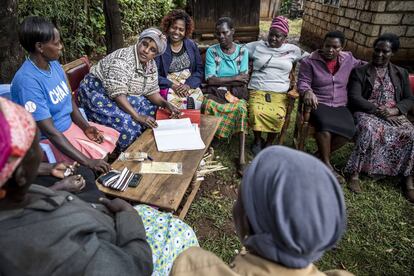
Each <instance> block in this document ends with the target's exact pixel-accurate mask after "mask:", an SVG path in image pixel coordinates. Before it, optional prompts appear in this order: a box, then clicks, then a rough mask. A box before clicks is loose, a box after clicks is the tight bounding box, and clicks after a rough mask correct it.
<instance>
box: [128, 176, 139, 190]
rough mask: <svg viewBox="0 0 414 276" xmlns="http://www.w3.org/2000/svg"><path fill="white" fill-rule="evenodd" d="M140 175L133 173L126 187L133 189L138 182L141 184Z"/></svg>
mask: <svg viewBox="0 0 414 276" xmlns="http://www.w3.org/2000/svg"><path fill="white" fill-rule="evenodd" d="M141 179H142V174H140V173H135V174H134V176H133V177H132V178H131V180H129V182H128V187H131V188H135V187H137V186H138V184H139V182H141Z"/></svg>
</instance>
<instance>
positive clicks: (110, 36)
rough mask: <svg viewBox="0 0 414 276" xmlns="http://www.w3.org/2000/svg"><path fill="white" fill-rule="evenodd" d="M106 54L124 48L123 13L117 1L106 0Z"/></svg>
mask: <svg viewBox="0 0 414 276" xmlns="http://www.w3.org/2000/svg"><path fill="white" fill-rule="evenodd" d="M103 2H104V13H105V30H106V34H105V44H106V53H107V54H110V53H112V52H113V51H115V50H117V49H119V48H122V47H124V38H123V35H122V25H121V12H120V10H119V5H118V1H117V0H104V1H103Z"/></svg>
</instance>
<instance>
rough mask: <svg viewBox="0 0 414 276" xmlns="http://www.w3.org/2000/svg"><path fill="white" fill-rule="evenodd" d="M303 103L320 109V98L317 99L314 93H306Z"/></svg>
mask: <svg viewBox="0 0 414 276" xmlns="http://www.w3.org/2000/svg"><path fill="white" fill-rule="evenodd" d="M303 103H304V104H305V105H307V106H310V107H311V108H312V109H317V108H318V98H317V97H316V95H315V93H313V91H311V90H309V91H306V92H305V96H304V97H303Z"/></svg>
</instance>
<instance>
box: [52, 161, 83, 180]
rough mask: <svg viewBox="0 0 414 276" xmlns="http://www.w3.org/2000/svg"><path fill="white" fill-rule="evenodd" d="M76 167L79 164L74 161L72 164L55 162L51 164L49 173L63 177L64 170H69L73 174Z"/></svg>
mask: <svg viewBox="0 0 414 276" xmlns="http://www.w3.org/2000/svg"><path fill="white" fill-rule="evenodd" d="M78 167H79V164H78V163H77V162H74V163H73V164H68V163H57V164H56V165H54V166H53V168H52V170H51V171H50V175H52V176H54V177H57V178H60V179H63V178H65V172H66V171H67V170H70V171H71V172H72V174H73V173H74V172H75V170H76V169H77V168H78Z"/></svg>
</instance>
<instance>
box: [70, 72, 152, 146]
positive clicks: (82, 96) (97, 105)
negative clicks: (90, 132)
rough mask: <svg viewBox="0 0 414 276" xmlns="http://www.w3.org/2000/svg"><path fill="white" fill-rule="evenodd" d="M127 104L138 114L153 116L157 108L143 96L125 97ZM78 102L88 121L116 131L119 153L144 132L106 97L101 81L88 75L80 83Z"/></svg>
mask: <svg viewBox="0 0 414 276" xmlns="http://www.w3.org/2000/svg"><path fill="white" fill-rule="evenodd" d="M127 99H128V102H129V103H130V104H131V106H132V107H133V108H134V109H135V111H136V112H137V113H138V114H141V115H147V116H152V117H154V116H155V112H156V110H157V106H156V105H154V104H153V103H151V102H150V101H149V100H148V99H147V98H146V97H144V96H127ZM78 101H79V103H80V106H81V107H82V108H83V109H84V110H85V113H86V116H87V117H88V119H89V120H91V121H93V122H96V123H98V124H102V125H106V126H109V127H111V128H113V129H116V130H117V131H118V132H119V133H120V136H119V140H118V147H119V149H120V150H121V151H123V150H125V149H126V148H127V147H128V146H129V145H131V144H132V143H133V142H134V141H135V139H136V138H137V137H139V136H140V135H141V134H142V132H143V131H144V130H145V127H144V126H143V125H141V124H140V123H138V122H136V121H135V120H134V119H132V117H131V115H130V114H129V113H126V112H125V111H123V110H122V109H121V108H120V107H118V105H117V104H116V102H115V101H113V100H111V99H110V98H109V97H108V96H107V95H106V91H105V88H104V87H103V85H102V82H101V80H99V79H98V78H96V77H95V76H93V75H92V74H88V75H87V76H86V77H85V78H84V79H83V81H82V82H81V83H80V86H79V92H78Z"/></svg>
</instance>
